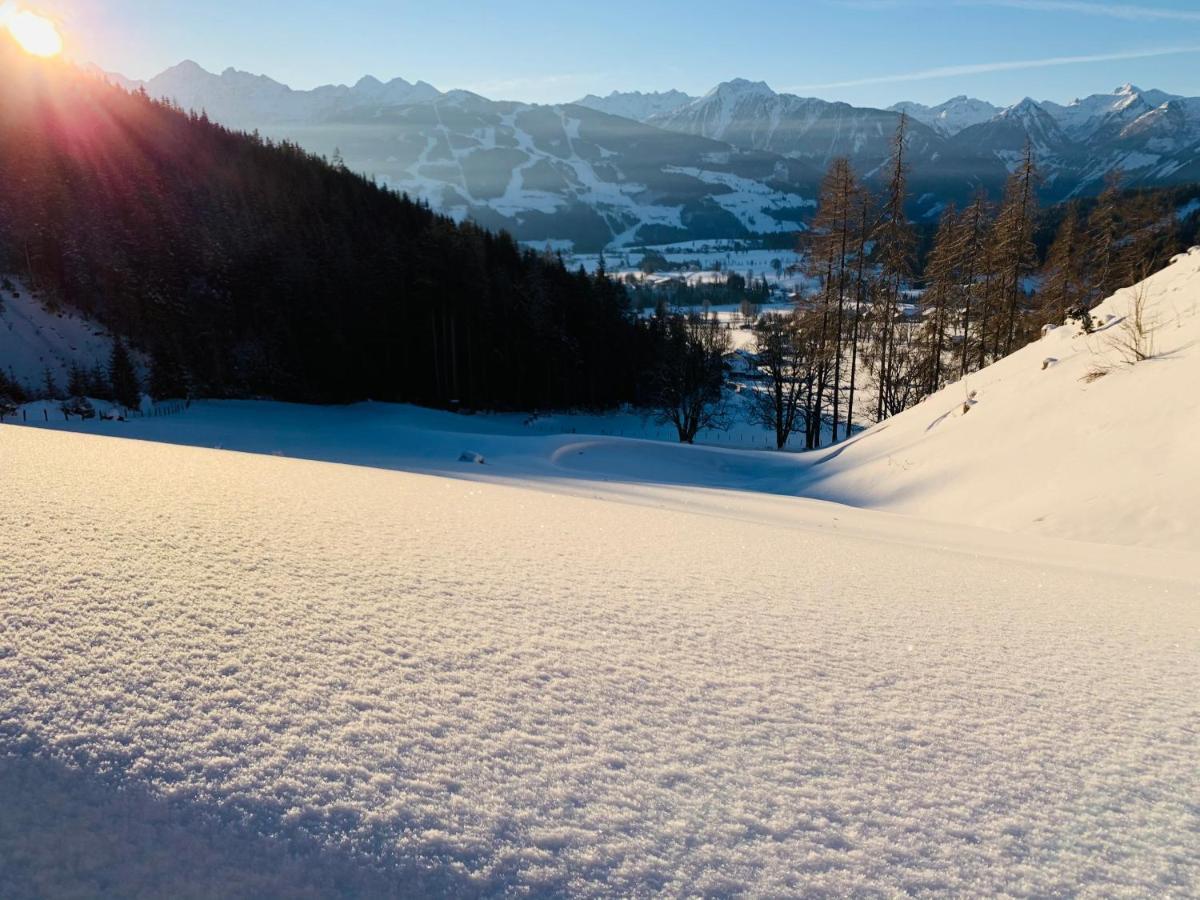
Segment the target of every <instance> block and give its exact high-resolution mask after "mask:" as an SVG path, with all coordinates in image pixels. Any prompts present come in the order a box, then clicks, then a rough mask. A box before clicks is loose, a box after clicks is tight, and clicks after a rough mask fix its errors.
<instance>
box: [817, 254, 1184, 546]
mask: <svg viewBox="0 0 1200 900" xmlns="http://www.w3.org/2000/svg"><path fill="white" fill-rule="evenodd" d="M1139 298H1141V300H1142V301H1143V302H1144V304H1145V309H1144V319H1145V323H1146V330H1147V331H1148V335H1147V340H1148V341H1149V342H1150V343H1151V344H1152V345H1153V355H1152V358H1150V359H1148V360H1145V361H1143V362H1139V363H1137V364H1132V362H1131V354H1130V353H1129V351H1128V348H1127V346H1126V345H1127V344H1128V343H1129V341H1130V334H1129V329H1130V327H1131V313H1132V309H1133V306H1134V305H1135V302H1136V301H1137V300H1138V299H1139ZM1094 317H1095V319H1096V320H1097V322H1098V326H1099V327H1098V328H1097V330H1096V332H1095V333H1093V334H1084V333H1083V332H1082V329H1080V328H1079V327H1078V326H1064V327H1062V328H1058V329H1054V330H1052V331H1050V332H1049V333H1048V334H1047V335H1046V336H1045V337H1044V338H1043V339H1042V340H1040V341H1037V342H1035V343H1033V344H1031V345H1030V346H1028V347H1025V348H1024V349H1022V350H1020V351H1018V352H1017V353H1015V354H1013V355H1012V356H1010V357H1008V358H1007V359H1004V360H1001V361H1000V362H998V363H996V364H995V365H993V366H991V367H989V368H987V369H985V370H983V371H982V372H979V373H977V374H975V375H972V376H971V377H969V378H968V379H966V380H965V381H963V382H961V383H959V384H955V385H953V386H951V387H948V388H946V389H945V390H944V391H942V392H941V393H939V394H937V395H935V396H933V397H931V398H929V399H928V400H926V401H925V402H924V403H922V404H920V405H919V406H917V407H915V408H914V409H911V410H909V411H908V412H906V413H904V414H902V415H900V416H897V417H895V418H893V419H891V420H889V421H887V422H884V423H882V424H880V425H879V426H877V427H875V428H874V429H872V430H870V431H869V432H867V433H865V434H864V435H862V436H861V437H860V438H859V439H858V440H856V441H855V442H854V443H853V444H851V445H850V446H848V447H845V448H841V449H838V450H836V451H834V452H832V453H830V454H829V455H828V456H827V457H826V458H825V460H823V461H821V462H818V463H817V464H815V465H814V466H813V467H812V469H811V480H810V481H809V483H808V485H807V486H806V487H805V492H806V493H808V494H810V495H812V496H819V497H825V498H827V499H833V500H838V501H841V502H847V503H853V504H855V505H861V506H869V507H873V508H877V509H886V510H890V511H893V512H902V513H909V514H912V515H917V516H922V517H927V518H934V519H941V520H945V521H953V522H962V523H969V524H972V525H981V526H986V527H989V528H997V529H1004V530H1008V531H1028V532H1034V533H1039V534H1051V535H1056V536H1058V537H1066V538H1072V539H1075V540H1084V541H1094V542H1103V543H1114V544H1141V545H1147V546H1155V547H1165V548H1175V549H1180V550H1188V551H1200V474H1198V472H1197V466H1196V461H1197V459H1198V458H1200V456H1198V454H1200V449H1198V448H1200V389H1198V388H1200V249H1193V250H1192V251H1191V252H1190V253H1189V254H1186V255H1184V256H1181V257H1177V258H1176V260H1175V261H1174V263H1173V264H1172V265H1170V266H1169V267H1168V268H1166V269H1165V270H1163V271H1161V272H1159V273H1158V274H1156V275H1154V276H1153V277H1151V278H1150V279H1148V280H1147V281H1146V282H1144V283H1143V284H1141V285H1138V286H1136V287H1131V288H1128V289H1125V290H1122V291H1120V292H1118V293H1117V294H1116V295H1114V296H1113V297H1111V298H1109V299H1108V300H1107V301H1105V302H1104V303H1103V304H1102V305H1101V306H1100V307H1098V308H1097V309H1096V310H1095V312H1094Z"/></svg>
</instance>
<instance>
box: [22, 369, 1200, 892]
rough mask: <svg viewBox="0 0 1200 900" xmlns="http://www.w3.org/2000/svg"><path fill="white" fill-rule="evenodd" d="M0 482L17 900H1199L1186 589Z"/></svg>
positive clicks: (176, 489)
mask: <svg viewBox="0 0 1200 900" xmlns="http://www.w3.org/2000/svg"><path fill="white" fill-rule="evenodd" d="M1064 365H1069V361H1066V362H1064ZM1057 371H1058V369H1057V368H1055V369H1053V370H1050V372H1049V373H1045V374H1046V375H1053V374H1055V373H1056V372H1057ZM1040 374H1043V373H1040V372H1039V375H1040ZM1135 374H1136V373H1135ZM981 398H982V399H981V404H980V407H979V410H978V412H984V411H985V410H986V407H987V398H988V395H987V392H986V390H985V391H984V392H983V393H982V395H981ZM975 414H976V413H974V412H973V413H971V415H972V416H974V415H975ZM177 421H179V422H181V423H183V422H187V421H192V419H191V414H189V415H188V416H183V417H180V418H179V419H178V420H177ZM150 424H152V423H146V425H147V426H149V425H150ZM159 424H160V427H165V426H163V425H162V422H161V420H160V423H159ZM955 424H957V423H955ZM126 425H127V426H129V427H138V426H137V424H136V423H126ZM96 427H98V428H107V429H112V430H114V433H116V430H117V429H118V428H119V426H118V424H117V423H103V424H99V425H97V426H96ZM476 427H478V426H476ZM263 439H264V440H267V438H263ZM495 440H496V442H497V443H498V444H502V443H503V437H502V436H497V437H496V439H495ZM526 440H528V439H526ZM546 440H548V439H546ZM471 445H472V446H476V447H480V448H481V449H487V451H488V453H489V462H491V452H492V451H491V448H490V447H487V448H484V446H483V445H482V444H480V443H476V442H475V441H474V440H472V442H471ZM446 446H449V447H453V448H455V449H454V451H453V454H452V455H447V456H445V457H443V458H444V459H445V460H446V462H445V463H444V464H445V465H447V466H454V467H457V468H460V469H462V468H467V467H463V466H461V465H460V464H457V463H455V462H453V460H454V459H456V454H457V452H459V451H461V448H462V446H463V444H462V441H461V435H459V436H458V441H457V442H456V443H453V444H450V443H448V444H447V445H446ZM693 449H694V448H693ZM763 458H767V457H765V456H764V457H763ZM0 465H2V466H3V472H4V484H5V491H4V502H3V503H2V504H0V559H3V561H4V577H3V578H2V579H0V684H3V685H4V691H3V692H0V789H3V791H4V797H5V810H6V812H5V815H4V816H2V817H0V821H2V823H3V824H0V860H3V861H4V865H3V866H0V882H3V883H2V884H0V893H3V894H5V895H6V896H21V895H24V894H39V895H84V896H87V895H95V894H101V893H105V892H112V891H113V890H114V889H115V890H116V891H117V892H118V893H123V892H125V891H124V888H127V887H130V886H136V889H137V891H138V892H141V893H146V894H151V895H153V894H173V893H175V892H177V890H178V889H179V886H180V884H181V883H187V884H189V885H191V886H198V887H197V893H201V892H204V891H209V892H211V893H214V894H220V895H236V894H239V893H242V894H250V895H264V894H265V895H287V896H292V895H294V896H314V895H322V894H325V895H328V894H330V893H335V892H341V893H346V894H360V895H379V894H384V893H394V894H404V893H427V894H428V893H443V894H454V895H458V896H462V895H474V894H485V895H495V894H505V893H509V894H536V895H563V894H572V895H575V896H613V895H623V896H643V895H648V894H651V893H664V894H668V895H672V896H684V895H686V896H692V895H722V896H727V895H732V894H735V893H738V892H740V891H746V892H750V893H752V894H755V895H758V896H785V895H792V896H794V895H798V894H806V895H810V896H814V895H815V896H822V895H824V896H846V895H894V894H904V893H913V894H915V893H946V894H961V895H974V896H981V895H995V894H1000V893H1008V894H1017V895H1024V896H1035V895H1038V896H1045V895H1051V894H1081V895H1087V894H1092V893H1094V894H1097V895H1114V894H1126V895H1140V896H1146V895H1170V894H1174V895H1179V896H1185V895H1190V894H1194V893H1195V891H1196V890H1197V888H1198V887H1200V858H1198V857H1197V855H1196V854H1195V852H1194V851H1195V836H1196V830H1195V826H1196V809H1195V804H1194V798H1195V797H1196V796H1197V795H1198V794H1200V770H1197V768H1196V765H1195V761H1196V759H1197V756H1198V754H1200V745H1198V738H1197V733H1196V729H1195V721H1196V714H1197V701H1196V693H1195V685H1196V684H1197V683H1200V652H1198V651H1200V643H1198V640H1200V609H1198V607H1197V604H1196V602H1195V598H1196V595H1197V589H1198V587H1200V573H1198V572H1197V571H1196V567H1195V566H1194V565H1193V566H1191V568H1189V563H1188V561H1187V560H1183V561H1182V562H1181V559H1182V558H1179V559H1175V560H1174V563H1170V564H1167V563H1162V564H1160V561H1155V560H1154V559H1153V558H1152V555H1148V554H1147V552H1146V551H1137V553H1136V554H1134V551H1129V553H1130V554H1134V555H1135V556H1137V557H1138V558H1140V559H1142V560H1143V562H1145V560H1151V562H1153V563H1154V564H1153V565H1152V566H1150V565H1147V566H1139V565H1133V566H1131V567H1128V568H1126V567H1125V565H1124V563H1123V562H1121V560H1122V559H1123V558H1125V557H1124V556H1123V554H1122V553H1116V552H1114V553H1113V554H1106V558H1105V560H1103V561H1102V565H1101V566H1098V567H1095V568H1093V567H1092V565H1091V564H1090V562H1091V561H1090V559H1089V557H1090V556H1092V555H1093V554H1092V551H1091V549H1090V548H1088V549H1087V551H1086V552H1083V551H1080V552H1078V553H1074V552H1073V551H1072V550H1071V548H1070V545H1064V546H1063V547H1062V548H1060V547H1057V546H1056V545H1055V544H1054V542H1052V541H1043V540H1040V539H1037V540H1033V539H1028V538H1018V537H1015V536H1014V537H1010V538H1007V539H1005V538H1001V539H998V540H994V539H993V537H991V536H987V535H984V536H982V537H981V536H978V535H975V536H973V535H972V534H970V533H969V532H967V531H965V530H963V529H940V528H938V527H935V526H928V527H927V526H923V525H921V523H919V522H915V521H909V520H905V519H901V518H898V517H891V516H886V515H881V514H878V513H869V512H861V511H855V510H841V511H840V512H839V508H837V507H833V506H829V505H826V504H820V503H810V502H806V501H798V500H794V499H788V498H770V497H764V496H760V495H756V494H752V493H744V494H733V493H730V492H712V491H708V492H705V491H696V492H689V491H688V490H685V489H680V488H668V487H661V486H659V487H654V488H650V487H646V488H645V493H644V494H643V498H642V499H643V503H642V505H636V506H634V505H629V504H626V503H613V502H607V501H605V500H597V499H591V498H588V497H582V496H568V495H564V494H561V493H559V494H555V493H551V492H549V491H548V490H546V489H544V488H543V489H542V490H537V491H534V490H529V489H527V488H524V487H515V486H504V485H495V484H488V483H483V482H477V481H468V480H452V479H446V478H429V477H423V476H416V475H411V474H407V473H398V472H388V471H382V470H378V469H372V468H367V467H350V466H336V465H327V464H320V463H312V462H306V461H298V460H290V459H280V458H274V457H271V456H267V455H243V454H236V453H230V452H216V451H213V450H204V449H194V448H187V447H174V446H165V445H162V444H153V443H138V442H133V441H128V440H111V439H106V438H102V437H95V436H88V435H78V434H69V433H58V432H55V431H51V430H46V429H28V428H13V427H0ZM472 468H481V467H472ZM652 497H658V498H660V499H662V500H663V502H666V500H667V498H669V497H676V498H678V502H679V503H682V504H688V503H693V502H694V503H696V504H697V506H696V508H697V509H700V506H699V504H700V502H701V501H702V500H704V498H710V499H711V500H712V501H713V502H716V503H719V504H722V506H721V507H720V508H714V509H713V510H712V511H707V510H706V511H704V513H703V514H695V513H691V512H684V511H680V510H679V509H675V508H667V509H660V508H653V506H651V505H649V503H650V502H651V501H650V499H649V498H652ZM843 526H845V531H843V530H842V529H843ZM951 530H953V531H954V532H955V533H956V534H957V538H956V539H957V540H958V541H959V543H958V544H957V545H956V547H957V549H953V550H947V549H946V546H947V544H948V543H952V542H949V541H947V539H946V533H947V532H948V531H951ZM479 533H482V534H486V535H488V540H486V541H472V542H464V541H463V539H462V536H463V535H464V534H479ZM1005 540H1007V541H1009V543H1010V544H1011V545H1012V548H1014V549H1015V551H1016V552H1017V555H1023V556H1025V557H1026V561H1014V560H1013V559H1012V558H1007V557H1004V556H998V555H996V554H995V553H994V552H993V548H994V547H995V546H996V545H1000V544H1003V543H1004V542H1005ZM1029 560H1039V561H1029ZM1191 562H1193V563H1194V559H1193V560H1192V561H1191ZM1146 568H1150V569H1153V570H1154V571H1156V572H1157V573H1158V574H1157V575H1154V574H1151V575H1148V574H1147V572H1146V571H1145V569H1146ZM1101 569H1103V571H1101ZM59 862H61V863H62V864H58V865H55V864H54V863H59ZM226 880H227V883H226V884H221V883H220V882H223V881H226ZM214 881H215V882H217V883H214ZM114 886H117V887H116V888H114Z"/></svg>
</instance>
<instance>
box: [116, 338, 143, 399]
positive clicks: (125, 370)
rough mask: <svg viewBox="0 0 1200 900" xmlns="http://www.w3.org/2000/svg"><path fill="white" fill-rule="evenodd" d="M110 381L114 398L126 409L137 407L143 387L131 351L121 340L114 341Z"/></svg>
mask: <svg viewBox="0 0 1200 900" xmlns="http://www.w3.org/2000/svg"><path fill="white" fill-rule="evenodd" d="M108 382H109V385H110V387H111V391H112V398H113V400H114V401H115V402H117V403H119V404H121V406H124V407H125V408H126V409H136V408H137V406H138V404H139V403H140V402H141V387H140V385H139V384H138V377H137V371H136V370H135V369H134V367H133V360H132V359H131V358H130V356H129V351H128V350H127V349H126V348H125V344H124V342H123V341H121V340H117V341H115V342H114V343H113V348H112V355H111V356H110V357H109V361H108Z"/></svg>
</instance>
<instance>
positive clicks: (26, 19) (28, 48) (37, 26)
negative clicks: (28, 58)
mask: <svg viewBox="0 0 1200 900" xmlns="http://www.w3.org/2000/svg"><path fill="white" fill-rule="evenodd" d="M0 27H2V28H7V29H8V33H9V34H11V35H12V36H13V40H15V41H16V42H17V43H18V44H20V45H21V49H23V50H24V51H25V52H26V53H30V54H32V55H33V56H42V57H51V56H58V54H60V53H62V51H63V39H62V35H61V34H59V33H58V27H57V26H56V25H55V24H54V23H53V22H52V21H51V20H50V19H47V18H46V17H45V16H39V15H38V14H37V13H35V12H30V11H29V10H27V9H17V8H15V7H14V6H12V5H11V4H5V5H3V6H0Z"/></svg>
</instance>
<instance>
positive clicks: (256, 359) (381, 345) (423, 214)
mask: <svg viewBox="0 0 1200 900" xmlns="http://www.w3.org/2000/svg"><path fill="white" fill-rule="evenodd" d="M0 173H2V177H3V189H2V190H0V271H7V272H11V273H13V274H15V275H17V276H19V277H21V278H22V279H23V280H25V281H27V282H28V284H29V286H30V287H31V288H32V289H33V290H34V291H35V293H36V294H37V295H38V296H39V297H40V298H41V299H42V300H43V301H45V302H48V303H51V304H55V303H61V304H68V305H70V306H72V307H75V308H77V309H79V310H81V311H82V312H84V313H86V314H88V315H90V316H93V317H94V318H96V319H97V320H99V321H100V322H102V323H104V324H105V325H106V326H107V327H108V328H110V329H111V330H112V331H113V332H114V333H115V334H117V335H118V336H120V337H121V338H122V339H123V340H125V341H127V342H128V343H129V344H130V345H132V346H133V347H136V348H137V349H138V350H140V351H142V352H143V353H145V354H146V355H147V357H148V358H150V359H151V360H152V362H153V367H154V369H155V371H156V372H157V373H159V380H160V381H164V382H168V384H167V385H166V386H164V387H163V388H162V389H163V390H167V391H168V393H170V394H171V395H172V396H180V395H183V394H186V393H189V392H190V393H193V394H202V395H206V396H216V397H220V396H241V397H246V396H271V397H276V398H280V399H288V400H300V401H316V402H325V401H351V400H358V399H364V398H375V399H379V400H394V401H410V402H415V403H421V404H427V405H435V406H438V405H446V404H452V403H456V402H457V403H461V404H463V405H466V406H471V407H478V408H526V409H529V408H541V407H568V406H586V407H596V408H600V407H610V406H614V405H617V404H619V403H624V402H632V401H636V400H638V399H639V398H638V391H639V385H640V384H642V383H643V382H644V381H645V378H644V375H645V373H646V372H647V371H648V369H649V367H650V365H651V362H652V360H653V358H654V356H655V348H654V346H653V341H654V339H655V338H654V336H653V335H652V334H651V332H650V329H649V328H648V327H647V326H646V325H645V324H643V323H641V322H639V321H638V320H637V319H636V318H635V317H633V316H632V315H630V313H629V303H628V297H627V295H626V292H625V290H624V288H623V286H621V285H618V284H615V283H613V282H612V281H611V280H610V279H608V278H606V277H601V276H588V275H586V274H584V273H582V272H571V271H568V270H567V269H566V268H565V267H564V266H563V264H562V262H561V261H560V260H558V259H556V258H554V257H548V256H545V255H539V254H534V253H530V252H523V251H522V250H521V249H520V248H519V247H518V246H517V245H516V244H515V243H514V241H513V240H512V239H511V238H510V237H508V236H507V235H503V234H500V235H497V234H492V233H489V232H487V231H485V230H483V229H481V228H478V227H476V226H473V225H471V224H462V225H460V224H456V223H455V222H453V221H451V220H450V219H447V218H444V217H441V216H438V215H435V214H434V213H433V212H431V211H430V210H429V208H428V207H427V206H425V205H423V204H420V203H415V202H411V201H409V200H408V199H407V198H404V197H401V196H398V195H396V194H394V193H392V192H390V191H387V190H384V189H381V188H380V187H377V186H376V185H374V184H372V183H371V182H369V181H368V180H366V179H364V178H362V177H359V176H357V175H355V174H353V173H351V172H349V171H347V170H346V169H345V168H344V167H343V166H340V165H330V164H328V163H326V162H324V161H322V160H320V159H317V158H315V157H313V156H311V155H309V154H307V153H305V152H303V151H301V150H300V149H299V148H298V147H296V146H294V145H292V144H287V143H284V144H273V143H271V142H269V141H265V140H262V139H260V138H258V137H257V136H247V135H243V134H238V133H234V132H231V131H229V130H228V129H225V128H222V127H220V126H218V125H215V124H214V123H212V122H210V121H208V120H207V118H205V117H204V116H196V115H188V114H185V113H183V112H182V111H180V110H179V109H177V108H173V107H171V106H170V105H167V104H163V103H159V102H156V101H154V100H151V99H150V98H149V97H147V96H146V95H145V94H144V93H140V92H139V93H135V94H129V93H126V92H124V91H122V90H119V89H117V88H114V87H112V86H110V85H107V84H105V83H103V82H101V81H98V80H95V79H92V78H90V77H85V76H83V75H81V74H80V73H79V72H78V71H76V70H74V69H72V68H69V67H67V66H62V65H58V64H53V63H50V64H47V63H41V62H34V61H33V60H31V59H30V58H29V57H27V56H25V55H23V54H20V53H19V52H16V51H14V49H13V48H12V46H11V45H10V42H9V41H8V40H7V37H3V38H0ZM0 368H2V366H0ZM171 381H174V382H175V383H174V384H170V383H169V382H171Z"/></svg>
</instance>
